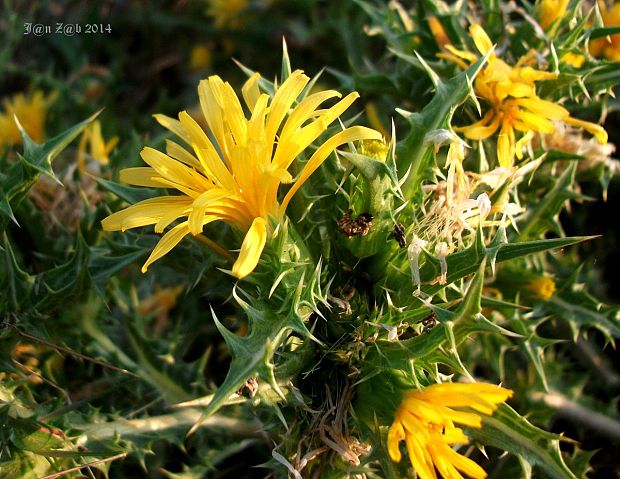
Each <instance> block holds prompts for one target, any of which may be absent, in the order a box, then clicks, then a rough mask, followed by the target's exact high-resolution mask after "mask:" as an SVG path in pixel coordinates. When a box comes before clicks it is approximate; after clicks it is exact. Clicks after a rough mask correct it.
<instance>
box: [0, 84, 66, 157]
mask: <svg viewBox="0 0 620 479" xmlns="http://www.w3.org/2000/svg"><path fill="white" fill-rule="evenodd" d="M55 98H56V94H51V95H48V96H47V97H45V96H44V95H43V92H42V91H40V90H37V91H35V92H33V93H30V94H26V95H24V94H23V93H18V94H16V95H14V96H12V97H11V98H6V99H4V100H3V101H2V106H3V112H2V113H0V148H2V147H4V146H13V145H20V144H21V143H22V136H21V134H20V133H19V129H18V128H17V123H15V120H14V116H16V117H17V119H18V120H19V123H20V124H21V125H22V127H23V128H24V130H26V133H28V135H29V136H30V138H32V139H33V140H34V141H35V142H37V143H41V142H42V141H43V138H44V137H45V116H46V115H47V109H48V108H49V106H50V104H51V103H52V102H53V101H54V99H55Z"/></svg>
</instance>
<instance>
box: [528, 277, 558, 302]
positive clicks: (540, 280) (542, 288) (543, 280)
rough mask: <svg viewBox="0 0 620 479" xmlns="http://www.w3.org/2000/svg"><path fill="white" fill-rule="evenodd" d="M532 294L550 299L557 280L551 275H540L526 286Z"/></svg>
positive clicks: (543, 298)
mask: <svg viewBox="0 0 620 479" xmlns="http://www.w3.org/2000/svg"><path fill="white" fill-rule="evenodd" d="M525 287H526V288H527V289H528V290H529V291H530V293H531V294H532V296H534V297H535V298H538V299H542V300H543V301H549V300H550V299H551V297H552V296H553V295H554V293H555V281H553V279H552V278H550V277H549V276H538V277H536V278H534V279H532V280H530V281H528V283H527V284H526V286H525Z"/></svg>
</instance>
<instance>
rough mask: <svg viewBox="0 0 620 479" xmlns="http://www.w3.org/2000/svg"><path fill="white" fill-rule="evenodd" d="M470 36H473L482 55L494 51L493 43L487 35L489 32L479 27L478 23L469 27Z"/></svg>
mask: <svg viewBox="0 0 620 479" xmlns="http://www.w3.org/2000/svg"><path fill="white" fill-rule="evenodd" d="M469 34H470V35H471V38H472V40H473V41H474V44H475V45H476V48H477V49H478V51H479V52H480V53H481V54H482V55H486V54H487V52H488V51H489V50H492V49H493V42H492V41H491V39H490V38H489V36H488V35H487V32H485V31H484V29H483V28H482V27H481V26H480V25H478V24H477V23H472V24H471V26H470V27H469Z"/></svg>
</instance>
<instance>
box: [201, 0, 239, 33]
mask: <svg viewBox="0 0 620 479" xmlns="http://www.w3.org/2000/svg"><path fill="white" fill-rule="evenodd" d="M207 3H208V4H209V6H208V7H207V14H208V15H209V16H210V17H212V18H213V23H214V24H215V26H216V28H238V27H240V26H241V13H242V12H243V11H244V10H245V9H246V8H247V7H248V0H207Z"/></svg>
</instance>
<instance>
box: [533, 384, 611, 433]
mask: <svg viewBox="0 0 620 479" xmlns="http://www.w3.org/2000/svg"><path fill="white" fill-rule="evenodd" d="M530 398H531V399H532V400H534V401H543V402H544V403H545V404H546V405H547V406H549V407H551V408H553V409H555V410H556V411H557V413H558V414H559V415H561V416H564V417H566V418H568V419H571V420H572V421H575V422H579V423H581V424H583V425H584V426H586V427H588V428H589V429H593V430H595V431H597V432H600V433H601V434H605V435H606V436H609V437H611V438H614V439H620V422H618V421H616V420H615V419H613V418H611V417H609V416H606V415H605V414H601V413H599V412H596V411H592V410H590V409H588V408H586V407H584V406H582V405H580V404H577V403H576V402H574V401H571V400H570V399H568V398H567V397H566V396H563V395H561V394H560V393H557V392H555V391H551V392H549V393H542V392H534V393H532V394H530Z"/></svg>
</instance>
